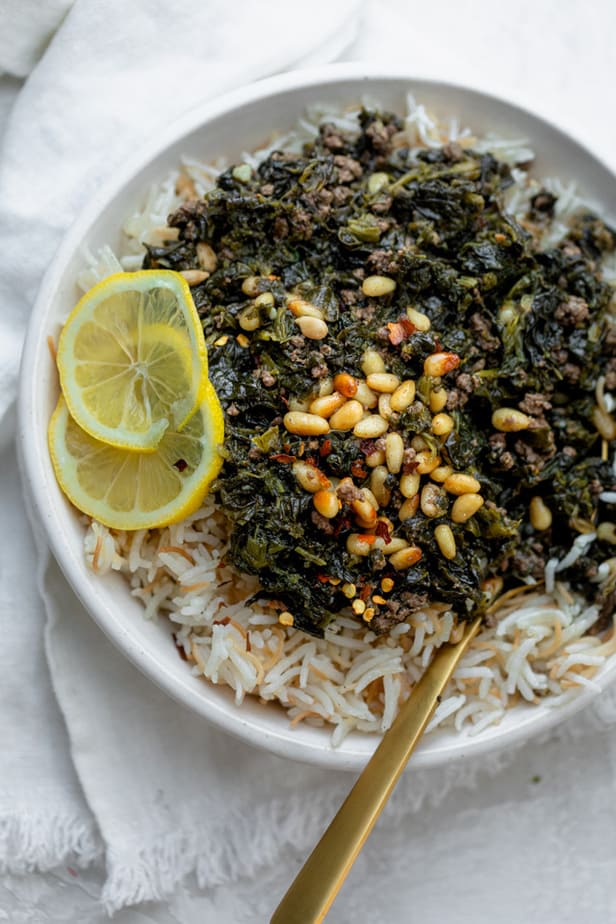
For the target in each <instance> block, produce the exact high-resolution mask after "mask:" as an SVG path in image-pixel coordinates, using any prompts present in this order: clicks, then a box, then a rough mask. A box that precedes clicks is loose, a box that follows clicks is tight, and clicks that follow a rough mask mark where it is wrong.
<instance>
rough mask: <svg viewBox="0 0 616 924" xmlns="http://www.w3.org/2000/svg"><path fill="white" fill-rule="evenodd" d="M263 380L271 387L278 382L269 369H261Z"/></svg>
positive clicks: (266, 385) (267, 386)
mask: <svg viewBox="0 0 616 924" xmlns="http://www.w3.org/2000/svg"><path fill="white" fill-rule="evenodd" d="M261 381H262V382H263V384H264V385H265V387H266V388H271V387H272V385H275V384H276V379H275V377H274V376H273V375H272V373H271V372H270V371H269V369H262V370H261Z"/></svg>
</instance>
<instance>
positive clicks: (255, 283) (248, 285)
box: [242, 276, 261, 298]
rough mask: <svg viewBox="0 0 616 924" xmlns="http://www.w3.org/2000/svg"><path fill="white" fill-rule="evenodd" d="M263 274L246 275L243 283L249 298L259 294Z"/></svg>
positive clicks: (243, 288) (243, 290) (245, 293)
mask: <svg viewBox="0 0 616 924" xmlns="http://www.w3.org/2000/svg"><path fill="white" fill-rule="evenodd" d="M260 282H261V276H246V279H244V281H243V283H242V292H243V293H244V295H248V297H249V298H255V296H257V295H258V294H259V283H260Z"/></svg>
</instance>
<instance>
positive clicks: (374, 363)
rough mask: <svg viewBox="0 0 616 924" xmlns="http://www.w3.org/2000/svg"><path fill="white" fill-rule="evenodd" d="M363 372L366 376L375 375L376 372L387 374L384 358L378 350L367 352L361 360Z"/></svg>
mask: <svg viewBox="0 0 616 924" xmlns="http://www.w3.org/2000/svg"><path fill="white" fill-rule="evenodd" d="M361 371H362V372H363V373H364V375H373V374H374V373H375V372H385V363H384V362H383V357H382V356H381V354H380V353H377V351H376V350H366V352H365V353H364V355H363V356H362V358H361Z"/></svg>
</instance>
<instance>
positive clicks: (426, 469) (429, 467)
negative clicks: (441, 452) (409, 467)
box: [415, 449, 442, 475]
mask: <svg viewBox="0 0 616 924" xmlns="http://www.w3.org/2000/svg"><path fill="white" fill-rule="evenodd" d="M415 461H416V462H417V471H418V472H419V474H420V475H429V474H430V472H433V471H434V469H435V468H438V467H439V465H440V464H441V462H442V459H441V457H440V456H433V455H432V453H431V452H430V450H428V449H424V450H422V451H421V452H418V453H417V456H416V459H415Z"/></svg>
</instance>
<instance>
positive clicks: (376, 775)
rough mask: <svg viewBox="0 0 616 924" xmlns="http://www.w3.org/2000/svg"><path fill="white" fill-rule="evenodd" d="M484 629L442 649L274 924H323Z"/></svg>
mask: <svg viewBox="0 0 616 924" xmlns="http://www.w3.org/2000/svg"><path fill="white" fill-rule="evenodd" d="M480 624H481V619H480V618H477V619H476V620H475V621H474V622H472V623H469V624H468V627H467V628H466V629H465V632H464V635H463V636H462V638H461V639H460V641H459V642H457V643H456V644H455V645H450V644H445V645H442V646H441V648H439V649H438V651H437V652H436V654H435V655H434V657H433V658H432V661H431V663H430V665H429V667H428V668H427V670H426V671H425V673H424V674H423V676H422V677H421V679H420V680H419V681H418V683H417V684H416V686H415V688H414V689H413V692H412V693H411V695H410V697H409V698H408V700H407V701H406V703H404V705H403V706H402V708H401V710H400V712H399V714H398V717H397V718H396V720H395V722H394V723H393V725H392V726H391V728H390V729H389V731H388V732H386V734H385V735H384V736H383V739H382V741H381V743H380V744H379V746H378V747H377V749H376V751H375V752H374V754H373V755H372V757H371V758H370V760H369V761H368V763H367V764H366V766H365V768H364V770H363V771H362V773H361V774H360V776H359V778H358V779H357V782H356V783H355V785H354V786H353V788H352V790H351V791H350V793H349V794H348V796H347V797H346V799H345V801H344V802H343V803H342V805H341V806H340V808H339V810H338V813H337V814H336V816H335V817H334V819H333V821H332V822H331V824H330V825H329V827H328V828H327V830H326V831H325V833H324V835H323V837H322V838H321V840H320V841H319V843H318V844H317V845H316V847H315V848H314V850H313V851H312V853H311V854H310V856H309V857H308V859H307V860H306V862H305V863H304V865H303V867H302V869H301V870H300V871H299V873H298V874H297V876H296V877H295V880H294V881H293V882H292V884H291V886H290V888H289V890H288V892H287V893H286V895H285V896H284V898H283V899H282V901H281V902H280V904H279V905H278V908H277V909H276V911H275V912H274V915H273V917H272V919H271V924H319V922H320V921H322V920H323V918H324V917H325V915H326V914H327V912H328V911H329V908H330V906H331V904H332V902H333V900H334V898H335V897H336V895H337V894H338V891H339V889H340V887H341V886H342V883H343V882H344V880H345V879H346V877H347V875H348V873H349V870H350V869H351V867H352V865H353V863H354V862H355V860H356V858H357V855H358V854H359V851H360V850H361V848H362V847H363V845H364V843H365V841H366V838H367V837H368V835H369V834H370V832H371V831H372V828H373V827H374V824H375V822H376V820H377V818H378V817H379V815H380V814H381V811H382V810H383V807H384V805H385V803H386V802H387V800H388V799H389V797H390V795H391V793H392V790H393V788H394V786H395V785H396V783H397V781H398V778H399V776H400V774H401V773H402V771H403V770H404V767H405V766H406V763H407V761H408V759H409V757H410V756H411V754H412V752H413V750H414V748H415V746H416V745H417V742H418V741H419V739H420V738H421V735H422V734H423V731H424V729H425V727H426V725H427V724H428V722H429V721H430V717H431V715H432V713H433V711H434V709H435V707H436V704H437V702H438V698H439V696H440V695H441V694H442V692H443V690H444V689H445V687H446V685H447V682H448V680H449V678H450V677H451V675H452V673H453V671H454V670H455V667H456V665H457V664H458V662H459V660H460V658H461V657H462V655H463V654H464V652H465V651H466V649H467V647H468V645H469V643H470V641H471V639H472V638H473V637H474V636H475V635H476V634H477V632H478V631H479V627H480Z"/></svg>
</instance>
